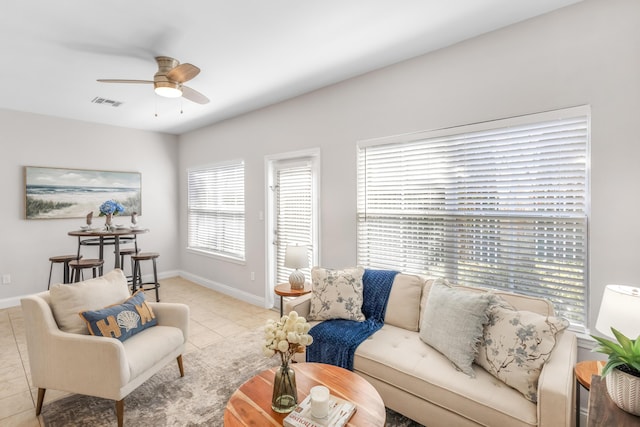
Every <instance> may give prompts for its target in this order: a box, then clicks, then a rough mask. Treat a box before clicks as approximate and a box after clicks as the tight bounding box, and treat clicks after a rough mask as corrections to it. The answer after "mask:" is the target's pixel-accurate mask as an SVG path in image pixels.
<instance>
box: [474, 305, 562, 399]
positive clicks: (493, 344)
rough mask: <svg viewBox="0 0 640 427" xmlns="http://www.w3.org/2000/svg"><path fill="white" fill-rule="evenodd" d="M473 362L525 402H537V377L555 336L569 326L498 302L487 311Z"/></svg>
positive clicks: (558, 320) (551, 318)
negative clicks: (515, 392) (510, 388)
mask: <svg viewBox="0 0 640 427" xmlns="http://www.w3.org/2000/svg"><path fill="white" fill-rule="evenodd" d="M488 311H489V313H488V314H489V322H488V323H487V324H486V325H485V327H484V334H483V337H482V340H481V341H480V346H479V349H478V355H477V356H476V360H475V362H476V363H477V364H478V365H480V366H482V367H483V368H484V369H485V370H486V371H487V372H489V373H490V374H491V375H493V376H494V377H496V378H498V379H499V380H501V381H502V382H504V383H505V384H507V385H508V386H510V387H512V388H514V389H516V390H518V391H519V392H520V393H522V394H523V395H524V397H526V398H527V399H528V400H530V401H532V402H534V403H536V402H537V401H538V393H537V392H538V377H540V372H541V371H542V367H543V366H544V364H545V362H546V361H547V360H548V359H549V356H550V354H551V351H552V350H553V348H554V347H555V345H556V335H557V334H558V333H559V332H560V331H562V330H564V329H566V328H567V327H568V326H569V322H568V321H567V320H565V319H563V318H560V317H552V316H543V315H541V314H538V313H533V312H530V311H518V310H516V309H514V308H513V307H511V306H510V305H509V304H508V303H507V302H506V301H504V300H502V299H500V301H499V302H498V303H496V304H492V305H491V306H490V307H489V310H488Z"/></svg>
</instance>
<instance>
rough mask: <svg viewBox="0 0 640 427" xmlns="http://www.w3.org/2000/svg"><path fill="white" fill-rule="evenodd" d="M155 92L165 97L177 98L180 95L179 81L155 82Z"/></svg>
mask: <svg viewBox="0 0 640 427" xmlns="http://www.w3.org/2000/svg"><path fill="white" fill-rule="evenodd" d="M155 92H156V94H158V95H160V96H164V97H165V98H179V97H181V96H182V89H181V88H180V83H174V82H156V84H155Z"/></svg>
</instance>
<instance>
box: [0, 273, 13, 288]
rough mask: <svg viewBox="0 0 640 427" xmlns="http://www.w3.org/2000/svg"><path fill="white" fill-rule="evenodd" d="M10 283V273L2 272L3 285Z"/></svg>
mask: <svg viewBox="0 0 640 427" xmlns="http://www.w3.org/2000/svg"><path fill="white" fill-rule="evenodd" d="M10 283H11V275H10V274H3V275H2V284H3V285H9V284H10Z"/></svg>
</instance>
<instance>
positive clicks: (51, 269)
mask: <svg viewBox="0 0 640 427" xmlns="http://www.w3.org/2000/svg"><path fill="white" fill-rule="evenodd" d="M52 271H53V262H52V263H51V267H49V284H48V285H47V290H49V288H50V287H51V272H52Z"/></svg>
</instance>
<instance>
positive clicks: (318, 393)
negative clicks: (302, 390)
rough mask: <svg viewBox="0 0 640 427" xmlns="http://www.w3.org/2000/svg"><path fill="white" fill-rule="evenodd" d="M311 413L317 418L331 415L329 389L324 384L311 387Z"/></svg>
mask: <svg viewBox="0 0 640 427" xmlns="http://www.w3.org/2000/svg"><path fill="white" fill-rule="evenodd" d="M311 415H313V416H314V417H315V418H324V417H326V416H327V415H329V389H328V388H327V387H325V386H323V385H317V386H315V387H311Z"/></svg>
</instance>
